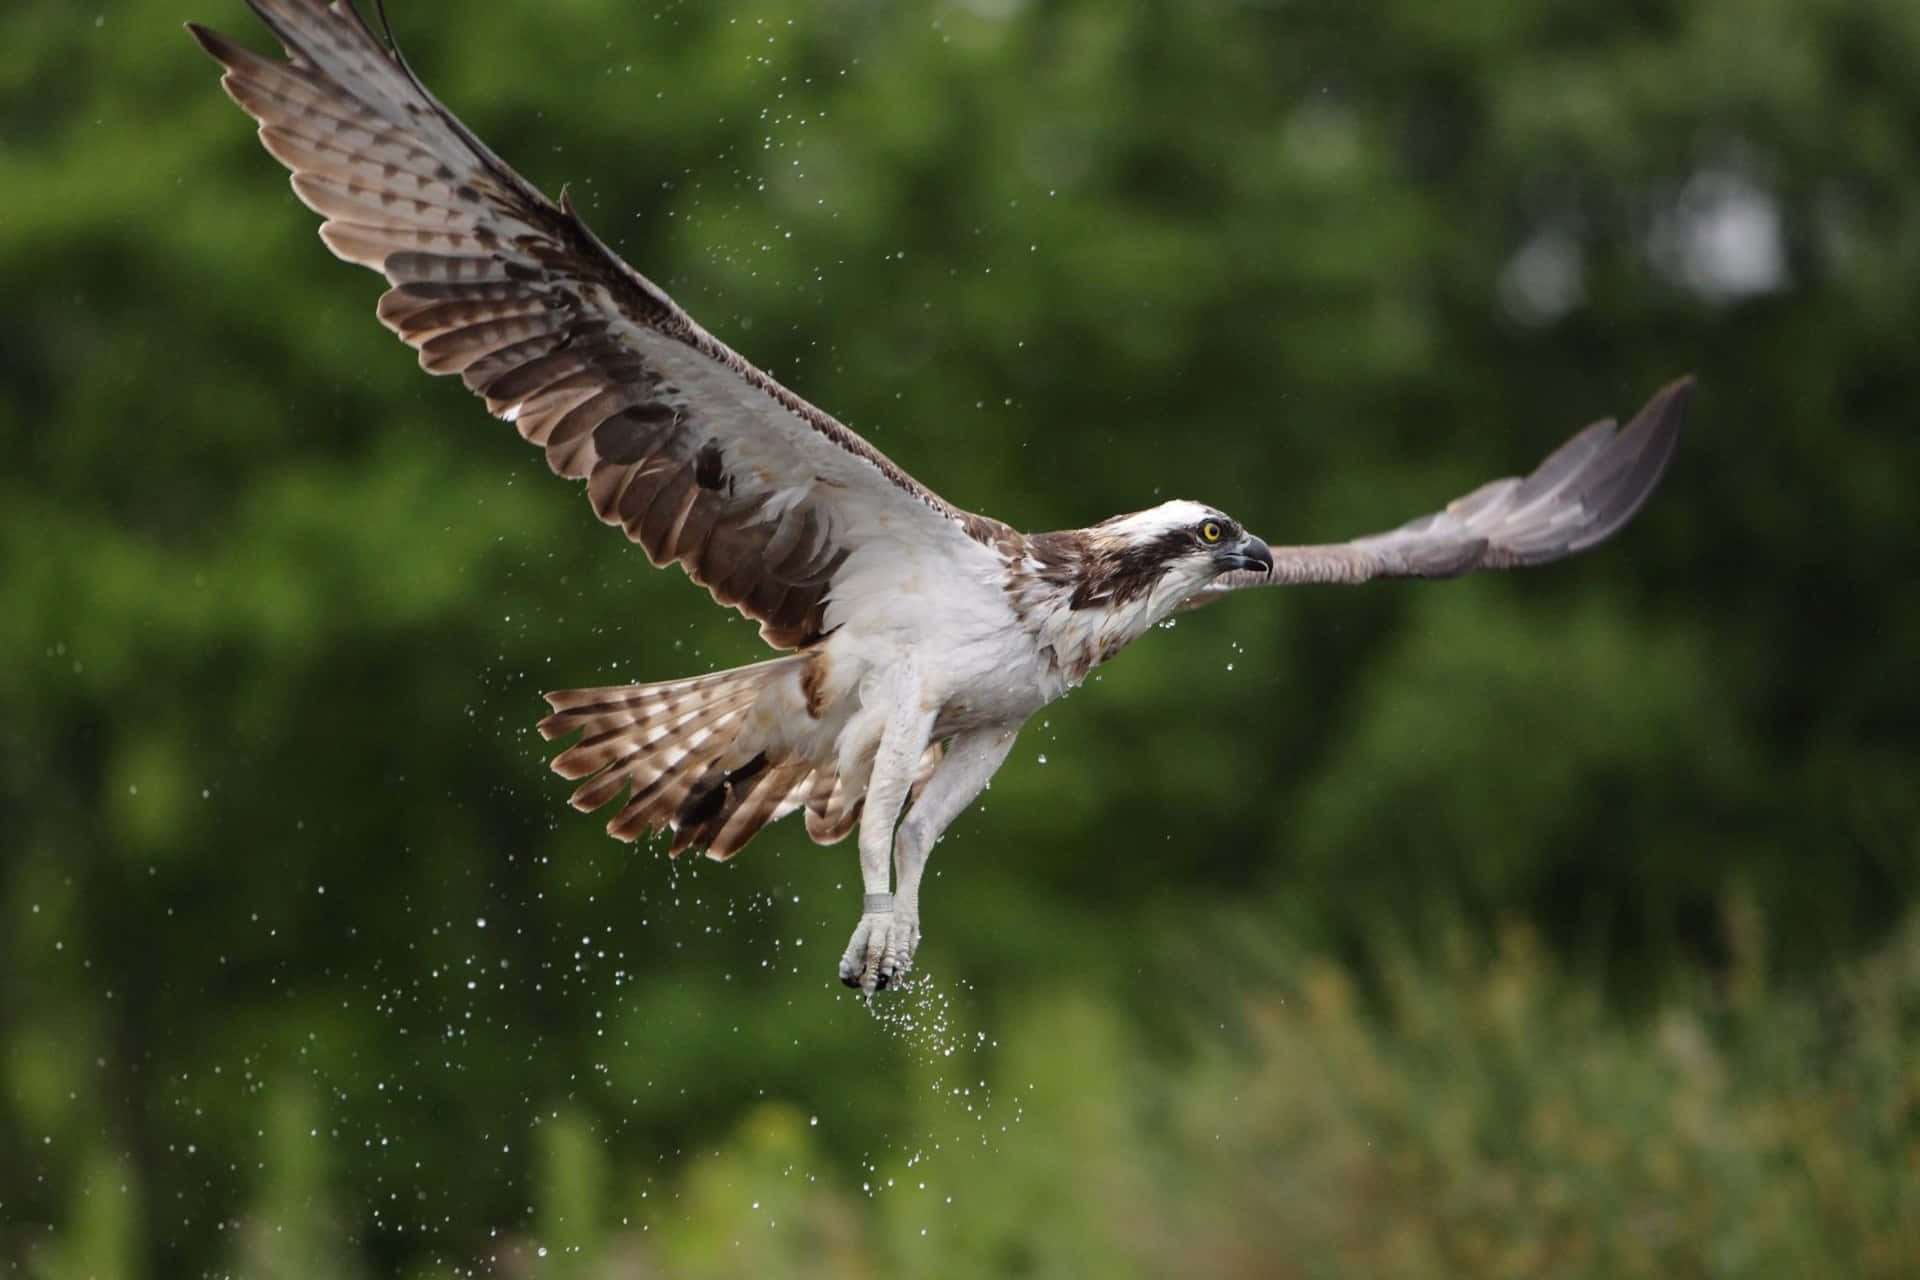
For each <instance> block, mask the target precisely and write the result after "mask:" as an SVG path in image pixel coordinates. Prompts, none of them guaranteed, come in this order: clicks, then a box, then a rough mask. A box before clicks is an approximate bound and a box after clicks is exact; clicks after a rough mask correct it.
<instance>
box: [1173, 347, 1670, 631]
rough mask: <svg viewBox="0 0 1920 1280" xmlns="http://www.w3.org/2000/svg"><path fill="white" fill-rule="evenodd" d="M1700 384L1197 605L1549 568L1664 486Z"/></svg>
mask: <svg viewBox="0 0 1920 1280" xmlns="http://www.w3.org/2000/svg"><path fill="white" fill-rule="evenodd" d="M1692 394H1693V379H1692V378H1691V377H1686V378H1681V379H1680V380H1679V381H1677V382H1675V383H1673V384H1672V385H1670V386H1668V387H1665V388H1664V389H1662V390H1661V391H1660V392H1659V393H1658V394H1657V395H1655V396H1654V397H1653V399H1651V400H1649V401H1647V404H1646V407H1645V408H1643V409H1641V410H1640V412H1639V413H1638V414H1637V415H1635V417H1634V419H1633V421H1632V422H1630V423H1628V424H1627V428H1626V430H1624V431H1616V430H1615V423H1614V421H1613V419H1611V418H1608V419H1606V420H1604V421H1601V422H1596V423H1594V424H1593V425H1592V426H1590V427H1588V428H1586V429H1585V430H1583V431H1581V432H1579V433H1578V434H1577V435H1575V436H1574V437H1573V438H1572V439H1571V440H1569V441H1567V442H1566V443H1565V444H1563V445H1561V446H1560V447H1559V448H1558V449H1555V450H1554V451H1553V452H1552V453H1551V454H1548V455H1547V459H1546V461H1544V462H1542V463H1541V464H1540V465H1539V466H1537V467H1535V468H1534V469H1533V474H1531V475H1529V476H1527V477H1525V478H1524V479H1522V478H1520V477H1518V476H1508V477H1507V478H1506V479H1504V480H1495V481H1493V482H1491V483H1489V484H1484V485H1482V486H1480V487H1479V488H1478V489H1475V490H1474V491H1473V492H1472V493H1470V494H1468V495H1467V496H1465V497H1464V498H1455V499H1454V500H1453V501H1452V502H1449V503H1448V504H1447V506H1446V509H1445V510H1443V511H1436V512H1434V513H1433V514H1432V515H1426V516H1421V517H1420V518H1419V519H1417V520H1410V521H1408V522H1407V523H1406V524H1403V525H1401V526H1400V527H1399V528H1398V529H1394V530H1392V531H1391V532H1388V533H1376V534H1373V535H1372V536H1370V537H1365V538H1356V539H1354V540H1353V541H1352V542H1336V543H1330V544H1328V545H1325V546H1308V547H1274V548H1273V549H1272V550H1273V572H1272V573H1270V574H1268V573H1260V572H1255V571H1247V570H1236V571H1234V572H1231V573H1225V574H1222V575H1221V576H1220V577H1218V578H1216V579H1215V580H1214V582H1213V585H1212V586H1211V587H1209V588H1208V589H1207V590H1205V591H1203V592H1201V593H1200V594H1199V595H1196V596H1195V597H1194V598H1193V600H1192V601H1191V603H1193V604H1196V605H1198V604H1205V603H1207V602H1208V601H1210V600H1217V599H1219V598H1220V597H1221V596H1223V595H1225V594H1226V593H1227V592H1229V591H1236V590H1239V589H1240V588H1242V587H1265V586H1276V585H1282V586H1283V585H1286V584H1288V583H1296V582H1366V581H1367V580H1368V579H1371V578H1453V577H1458V576H1459V575H1461V574H1463V573H1466V572H1468V571H1470V570H1473V569H1507V568H1512V567H1514V566H1516V565H1529V564H1545V563H1546V562H1547V561H1549V560H1558V559H1560V558H1561V557H1563V556H1570V555H1572V554H1573V553H1574V552H1576V551H1585V550H1586V549H1587V548H1588V547H1591V546H1593V545H1595V544H1596V543H1599V542H1603V541H1605V540H1606V539H1607V538H1610V537H1612V536H1613V535H1614V534H1615V533H1618V532H1619V531H1620V530H1621V529H1622V528H1624V527H1625V526H1626V524H1627V522H1628V521H1629V520H1631V519H1633V517H1634V516H1635V515H1636V514H1637V513H1638V512H1639V510H1640V508H1641V506H1643V505H1644V504H1645V503H1646V500H1647V498H1648V497H1649V496H1650V495H1651V494H1652V493H1653V490H1654V487H1655V486H1656V485H1658V484H1659V483H1660V476H1661V474H1662V473H1663V472H1665V471H1666V469H1667V460H1668V459H1669V458H1671V457H1672V456H1673V447H1674V444H1675V443H1676V442H1677V441H1678V440H1679V438H1680V424H1681V422H1682V420H1684V419H1685V417H1686V413H1687V401H1688V400H1689V399H1690V398H1691V396H1692Z"/></svg>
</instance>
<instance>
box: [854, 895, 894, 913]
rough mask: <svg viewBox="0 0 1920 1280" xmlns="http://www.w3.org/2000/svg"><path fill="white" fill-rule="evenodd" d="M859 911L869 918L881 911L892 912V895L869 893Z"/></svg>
mask: <svg viewBox="0 0 1920 1280" xmlns="http://www.w3.org/2000/svg"><path fill="white" fill-rule="evenodd" d="M860 910H861V911H862V912H863V913H865V914H867V915H870V916H871V915H877V914H879V913H880V912H883V911H891V910H893V895H892V894H890V893H870V894H868V895H867V897H866V901H865V902H863V903H861V905H860Z"/></svg>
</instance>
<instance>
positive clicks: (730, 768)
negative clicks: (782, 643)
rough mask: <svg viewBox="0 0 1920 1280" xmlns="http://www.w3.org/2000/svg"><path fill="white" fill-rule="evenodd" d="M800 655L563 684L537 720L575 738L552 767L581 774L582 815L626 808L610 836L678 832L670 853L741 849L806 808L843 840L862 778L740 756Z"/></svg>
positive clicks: (928, 768) (931, 759) (917, 784)
mask: <svg viewBox="0 0 1920 1280" xmlns="http://www.w3.org/2000/svg"><path fill="white" fill-rule="evenodd" d="M804 661H805V658H804V657H803V656H800V655H795V656H792V657H784V658H774V659H771V660H769V661H767V662H761V663H756V664H754V665H753V666H749V667H736V668H734V669H733V670H731V671H717V672H714V673H713V674H712V675H705V676H696V677H694V678H693V679H691V680H673V681H667V682H665V683H662V684H633V685H608V686H603V687H601V688H596V689H565V690H560V691H558V692H555V693H549V694H547V695H546V698H547V702H548V704H549V705H551V706H552V708H553V713H552V714H551V715H549V716H547V717H546V718H545V719H543V720H541V721H540V724H539V730H540V733H541V735H542V736H543V737H546V738H547V739H549V740H552V739H555V738H566V737H570V736H573V735H578V736H577V737H575V738H574V740H573V741H572V742H571V743H569V744H568V746H567V747H566V749H565V750H563V751H561V752H560V753H559V754H558V755H556V756H555V757H554V759H553V771H554V772H555V773H557V774H559V775H560V776H561V777H563V778H573V779H578V780H579V781H580V785H579V786H578V787H577V788H575V789H574V792H573V795H572V797H571V798H570V801H569V802H570V803H571V804H572V805H573V807H574V808H576V809H579V810H581V811H582V812H589V813H590V812H592V811H593V810H595V809H599V808H602V807H603V806H605V805H608V804H614V803H617V804H618V805H619V808H618V809H617V810H616V811H615V813H614V815H613V818H612V819H611V820H610V821H609V822H608V823H607V833H608V834H609V835H611V836H614V837H615V838H616V839H620V840H638V839H639V838H640V837H641V836H644V835H646V834H647V833H649V832H653V831H671V832H673V843H672V846H671V848H670V850H669V852H671V853H673V854H676V855H677V854H679V853H680V852H681V851H682V850H684V849H705V850H706V853H707V856H708V857H710V858H728V857H731V856H733V854H735V853H737V852H738V851H739V850H740V849H741V848H742V847H743V846H744V845H745V844H746V843H747V841H749V840H751V839H752V838H753V836H754V835H755V833H757V832H758V831H759V830H760V828H762V827H764V826H765V825H766V824H767V823H769V822H772V821H774V820H775V819H777V818H781V817H784V816H785V815H787V814H789V813H792V812H793V811H794V810H796V809H805V810H806V811H807V834H808V835H809V836H811V837H812V838H813V839H814V840H815V841H816V842H817V843H819V844H833V843H835V842H836V841H838V840H841V839H844V838H845V837H846V836H847V835H848V834H849V833H850V832H852V830H853V828H854V827H855V826H856V825H857V824H858V823H859V821H860V813H861V810H862V808H863V802H864V800H865V798H866V779H865V776H864V774H859V775H857V776H854V777H847V776H844V775H842V774H841V773H840V771H839V769H838V767H837V766H836V764H834V763H832V762H828V763H825V764H821V765H818V766H816V765H815V764H814V763H813V762H812V761H810V760H806V759H774V760H770V759H768V757H767V755H766V754H765V753H764V752H761V753H758V754H755V755H753V756H751V757H747V758H744V759H743V758H742V757H743V753H744V752H745V751H746V750H748V749H749V748H747V747H745V746H742V745H741V743H740V742H739V735H740V730H741V729H742V727H743V726H744V725H745V724H746V722H747V717H748V715H749V713H750V712H751V711H752V710H753V707H754V703H755V700H756V699H758V698H759V696H760V695H761V693H762V692H763V691H765V690H766V688H767V687H768V685H769V684H770V683H771V682H773V681H775V680H778V679H780V678H782V677H783V676H786V675H789V674H793V673H792V666H793V664H796V663H801V662H804ZM940 754H941V751H940V745H939V744H938V743H934V744H932V745H930V746H929V747H928V748H927V750H926V754H925V755H924V756H923V757H922V758H921V761H920V769H919V773H918V777H917V778H916V779H915V781H914V786H913V792H912V794H913V795H914V796H917V795H918V794H919V791H920V788H921V786H923V785H924V784H925V783H926V780H927V778H928V777H929V776H931V775H932V773H933V770H934V768H935V767H936V766H937V765H938V764H939V763H940Z"/></svg>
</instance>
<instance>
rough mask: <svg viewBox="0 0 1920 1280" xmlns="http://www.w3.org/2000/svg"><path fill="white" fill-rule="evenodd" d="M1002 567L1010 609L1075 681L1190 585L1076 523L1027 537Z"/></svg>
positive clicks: (1166, 610)
mask: <svg viewBox="0 0 1920 1280" xmlns="http://www.w3.org/2000/svg"><path fill="white" fill-rule="evenodd" d="M1009 571H1010V572H1009V579H1008V587H1007V592H1008V595H1009V597H1010V600H1011V602H1012V604H1013V608H1014V613H1015V615H1016V616H1017V617H1018V618H1019V619H1020V623H1021V625H1022V626H1023V627H1025V628H1026V630H1027V632H1028V633H1029V634H1030V635H1032V636H1033V638H1034V643H1035V644H1036V645H1037V646H1038V647H1039V648H1040V649H1041V650H1042V651H1043V652H1046V653H1049V654H1050V655H1051V658H1052V662H1053V664H1054V666H1055V668H1056V669H1057V670H1058V671H1059V673H1060V675H1061V676H1062V677H1063V678H1064V679H1065V680H1066V681H1067V683H1068V684H1075V685H1077V684H1079V683H1080V682H1081V681H1082V680H1085V679H1086V678H1087V675H1088V673H1089V672H1091V671H1092V670H1093V669H1094V668H1095V667H1097V666H1099V665H1100V664H1101V663H1103V662H1105V661H1107V660H1108V659H1110V658H1112V657H1113V656H1114V655H1116V654H1118V653H1119V652H1120V651H1121V650H1122V649H1124V648H1126V647H1127V646H1128V645H1130V644H1132V643H1133V642H1134V641H1135V640H1138V639H1139V638H1140V637H1141V636H1143V635H1145V634H1146V633H1147V631H1148V630H1149V629H1150V628H1152V626H1153V625H1154V624H1155V623H1157V622H1159V621H1160V620H1162V619H1163V618H1165V617H1167V615H1169V614H1171V613H1172V612H1173V611H1174V610H1175V609H1177V608H1179V607H1180V605H1181V603H1182V602H1183V601H1184V600H1185V599H1186V598H1187V596H1188V595H1190V594H1191V593H1192V586H1191V584H1187V583H1185V582H1184V580H1182V579H1180V578H1178V577H1177V576H1175V575H1171V574H1168V573H1165V572H1159V571H1148V570H1146V569H1144V568H1143V567H1142V566H1141V565H1139V564H1138V563H1137V562H1133V561H1129V560H1128V559H1127V558H1125V557H1122V556H1115V555H1113V554H1111V552H1110V551H1109V550H1108V549H1106V548H1103V547H1101V546H1100V545H1099V543H1098V541H1097V540H1096V539H1094V538H1092V537H1090V536H1089V535H1088V533H1087V531H1083V530H1070V531H1067V532H1063V533H1046V534H1036V535H1034V536H1032V537H1031V538H1029V539H1028V540H1027V546H1026V547H1025V548H1024V549H1023V552H1022V554H1020V555H1019V556H1017V557H1015V558H1014V560H1013V561H1012V562H1011V563H1010V565H1009Z"/></svg>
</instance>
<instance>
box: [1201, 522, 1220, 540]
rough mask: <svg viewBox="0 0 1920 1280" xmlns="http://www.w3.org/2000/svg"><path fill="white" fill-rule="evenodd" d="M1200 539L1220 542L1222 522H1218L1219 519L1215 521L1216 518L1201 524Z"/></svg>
mask: <svg viewBox="0 0 1920 1280" xmlns="http://www.w3.org/2000/svg"><path fill="white" fill-rule="evenodd" d="M1200 540H1201V541H1202V542H1218V541H1220V524H1219V522H1218V521H1215V520H1209V521H1207V522H1206V523H1205V524H1203V525H1201V526H1200Z"/></svg>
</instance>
